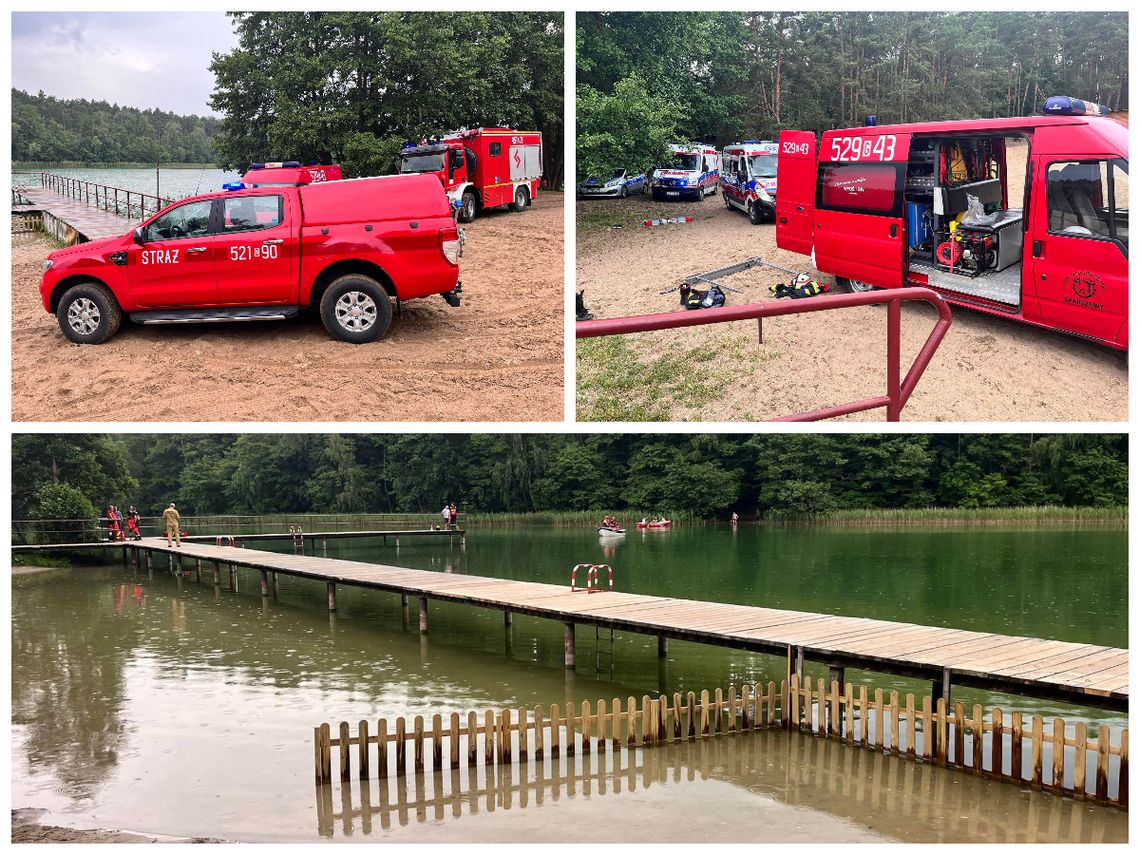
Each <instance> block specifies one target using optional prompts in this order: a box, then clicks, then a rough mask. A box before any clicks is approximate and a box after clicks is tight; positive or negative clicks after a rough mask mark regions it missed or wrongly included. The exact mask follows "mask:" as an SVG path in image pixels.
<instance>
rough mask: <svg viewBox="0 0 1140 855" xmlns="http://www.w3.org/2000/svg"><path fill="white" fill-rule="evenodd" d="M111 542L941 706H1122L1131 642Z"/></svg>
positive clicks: (331, 600)
mask: <svg viewBox="0 0 1140 855" xmlns="http://www.w3.org/2000/svg"><path fill="white" fill-rule="evenodd" d="M108 545H111V546H117V547H126V548H127V549H130V550H132V551H134V552H135V559H136V562H137V563H139V565H140V566H141V564H142V561H143V560H144V559H145V561H146V563H147V565H148V566H153V558H154V555H156V554H167V555H170V556H171V558H170V561H171V563H172V565H173V564H174V562H178V564H179V565H181V566H185V560H186V559H187V558H189V559H196V560H199V561H206V562H212V563H213V564H214V578H215V583H216V582H217V579H218V578H219V570H220V567H221V565H223V564H227V565H230V568H231V570H230V572H231V574H232V573H233V568H235V567H246V568H249V569H252V570H258V571H260V572H261V591H262V593H263V594H266V595H268V594H269V592H270V591H271V590H275V588H276V574H286V575H289V576H296V577H299V578H305V579H313V580H316V581H321V582H324V583H326V585H327V589H328V604H329V609H330V610H331V611H335V610H336V591H337V586H338V585H353V586H357V587H361V588H370V589H375V590H383V591H392V592H395V593H399V594H401V595H402V596H404V597H416V598H417V599H418V600H419V613H420V614H419V618H420V630H421V632H425V633H426V632H427V631H428V601H429V600H432V599H435V600H443V601H448V602H455V603H465V604H467V605H471V606H477V607H481V608H488V609H494V610H497V611H502V612H504V616H505V621H506V622H507V623H508V624H509V623H510V621H511V615H512V614H513V613H518V614H526V615H532V616H535V617H542V618H547V619H550V620H557V621H560V622H562V623H563V624H564V626H565V663H566V666H567V667H574V664H575V633H574V627H575V626H576V625H578V624H582V625H586V626H596V627H602V628H608V629H614V630H619V631H625V632H636V633H643V634H647V635H653V636H656V637H657V639H658V652H659V654H660V655H662V656H664V655H665V654H666V650H667V643H668V639H670V638H673V639H680V640H684V641H695V642H700V643H704V644H712V645H717V646H722V647H730V648H736V649H741V650H749V651H753V652H757V653H767V654H774V655H778V656H786V657H787V661H788V677H789V680H790V678H791V676H792V675H796V676H798V677H800V678H801V679H802V677H803V665H804V662H805V661H811V662H817V663H822V664H824V665H827V666H828V667H829V668H830V678H831V679H832V680H837V681H838V683H839V684H840V685H843V683H844V681H843V669H844V668H847V667H853V668H860V669H865V670H868V671H876V672H880V673H887V674H895V675H899V676H904V677H911V678H916V679H926V680H930V681H931V683H932V698H933V699H934V701H935V702H937V700H938V699H939V698H941V699H944V700H945V701H946V702H947V703H949V702H950V690H951V686H952V685H960V686H972V687H976V688H980V689H986V690H990V691H1000V692H1010V693H1013V694H1019V695H1027V696H1032V697H1040V698H1047V699H1051V700H1057V701H1063V702H1066V703H1074V704H1081V705H1085V706H1093V707H1100V708H1105V709H1111V710H1117V711H1120V712H1126V711H1127V709H1128V694H1129V693H1128V651H1127V650H1126V649H1121V648H1115V647H1107V646H1103V645H1096V644H1079V643H1074V642H1068V641H1055V640H1050V639H1044V638H1027V637H1019V636H1010V635H1001V634H997V633H988V632H976V631H971V630H961V629H948V628H942V627H932V626H921V625H917V624H909V623H900V622H895V621H885V620H875V619H871V618H860V617H844V616H841V615H825V614H814V613H810V612H799V611H789V610H784V609H770V608H763V607H759V606H745V605H735V604H731V603H713V602H702V601H698V600H686V599H679V598H673V597H659V596H649V595H644V594H631V593H623V592H618V591H609V592H598V593H587V592H585V591H583V590H578V591H576V592H571V590H570V586H569V585H550V584H543V583H538V582H516V581H512V580H507V579H496V578H491V577H483V576H466V575H455V574H449V573H439V572H435V571H429V570H414V569H411V568H407V567H395V566H389V565H380V564H370V563H364V562H360V561H348V560H345V559H338V558H323V557H317V556H307V555H290V554H283V553H274V552H265V551H261V550H254V549H246V548H243V547H236V546H216V545H213V544H203V543H189V542H186V543H184V544H183V545H182V547H181V548H178V547H175V548H170V547H168V546H167V545H166V541H165V539H162V538H155V537H151V538H144V539H143V540H141V541H133V542H127V543H119V544H108ZM200 566H201V565H199V568H200ZM567 575H569V568H567ZM271 577H273V578H272V580H271ZM232 578H233V576H232V575H231V579H232ZM271 581H272V583H273V584H272V585H271ZM567 581H569V580H567ZM618 586H619V587H620V576H619V578H618Z"/></svg>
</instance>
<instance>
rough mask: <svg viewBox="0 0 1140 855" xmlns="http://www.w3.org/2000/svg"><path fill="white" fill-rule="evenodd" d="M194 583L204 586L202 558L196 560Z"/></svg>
mask: <svg viewBox="0 0 1140 855" xmlns="http://www.w3.org/2000/svg"><path fill="white" fill-rule="evenodd" d="M194 581H195V582H197V583H198V584H202V559H201V558H195V559H194Z"/></svg>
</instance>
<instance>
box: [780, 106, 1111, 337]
mask: <svg viewBox="0 0 1140 855" xmlns="http://www.w3.org/2000/svg"><path fill="white" fill-rule="evenodd" d="M1047 105H1048V106H1047V109H1046V112H1047V113H1048V115H1040V116H1026V117H1020V118H1005V119H969V120H961V121H948V122H923V123H912V124H905V125H878V126H868V127H862V128H846V129H839V130H831V131H826V132H825V133H824V134H823V136H822V137H821V138H820V140H819V148H818V156H817V148H816V137H815V134H814V133H811V132H808V131H784V132H783V133H781V134H780V153H779V161H778V170H777V171H778V179H779V187H780V194H779V196H778V197H777V200H776V244H777V245H778V246H779V247H781V248H783V249H787V250H791V251H794V252H799V253H803V254H804V255H811V256H812V259H813V262H814V264H815V266H816V267H817V268H818V269H819V270H821V271H823V272H825V273H830V274H833V275H834V276H835V277H836V280H837V282H838V283H839V284H840V285H843V286H845V287H846V288H848V289H849V290H852V291H864V290H869V289H871V288H900V287H904V286H906V285H920V286H925V287H928V288H932V289H934V290H935V291H938V292H939V293H940V294H941V295H942V296H943V297H944V298H945V299H946V301H947V302H949V303H953V304H954V305H958V306H966V307H969V308H971V309H974V310H977V311H981V312H988V313H990V314H994V315H1000V316H1003V317H1007V318H1010V319H1013V320H1017V321H1020V322H1022V323H1026V324H1030V325H1033V326H1038V327H1043V328H1046V329H1052V330H1059V331H1062V332H1066V333H1070V334H1073V335H1078V336H1082V337H1085V338H1089V339H1092V340H1094V341H1097V342H1100V343H1102V344H1105V345H1108V346H1109V347H1113V348H1117V349H1120V350H1123V349H1126V348H1127V346H1128V129H1127V127H1126V126H1125V125H1123V124H1121V123H1120V122H1117V121H1116V120H1115V119H1113V118H1110V117H1107V116H1106V115H1104V114H1105V113H1107V110H1106V109H1105V108H1102V107H1099V106H1098V105H1091V106H1090V105H1087V104H1085V103H1084V102H1080V101H1077V100H1076V99H1070V98H1063V99H1055V98H1051V99H1049V102H1047Z"/></svg>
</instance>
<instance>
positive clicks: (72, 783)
mask: <svg viewBox="0 0 1140 855" xmlns="http://www.w3.org/2000/svg"><path fill="white" fill-rule="evenodd" d="M68 572H69V571H66V570H62V571H52V574H51V575H53V576H57V577H62V576H63V575H64V574H67V573H68ZM56 594H57V591H56V590H55V589H52V588H50V587H47V586H37V587H31V588H27V589H25V590H23V591H22V592H21V597H20V607H19V608H18V609H13V612H12V724H13V725H14V726H17V727H19V728H20V729H21V732H22V736H23V739H22V741H23V753H24V759H25V762H26V763H27V766H28V769H29V772H31V771H42V770H43V769H44V768H45V767H46V768H48V769H50V770H51V771H52V774H53V775H54V777H55V778H56V779H57V781H58V782H59V786H60V788H61V789H62V790H63V791H64V792H65V793H66V794H67V795H68V796H69V797H70V798H72V799H75V800H86V799H90V798H92V797H93V796H94V795H95V793H96V792H97V791H98V789H99V787H100V786H101V785H102V783H103V782H104V780H105V779H106V778H107V776H108V775H110V774H111V773H112V772H113V771H114V769H115V767H116V765H117V763H118V758H119V753H120V752H121V751H122V750H123V747H124V743H125V741H126V739H127V728H126V727H125V725H124V722H123V719H122V716H121V711H122V708H123V705H124V702H125V694H126V693H125V682H126V681H125V676H124V671H125V668H126V665H127V663H128V660H129V658H130V651H131V648H132V647H134V646H135V644H137V643H138V641H139V638H140V631H139V617H140V614H141V612H142V611H143V610H144V608H145V605H146V596H145V594H143V592H142V591H141V590H140V589H139V586H135V585H131V586H127V585H119V586H117V587H115V588H103V589H102V590H100V592H99V597H98V600H99V602H98V603H90V602H89V598H88V597H72V598H69V599H68V600H60V599H59V598H58V596H56ZM108 639H114V640H115V643H112V644H107V643H106V641H107V640H108Z"/></svg>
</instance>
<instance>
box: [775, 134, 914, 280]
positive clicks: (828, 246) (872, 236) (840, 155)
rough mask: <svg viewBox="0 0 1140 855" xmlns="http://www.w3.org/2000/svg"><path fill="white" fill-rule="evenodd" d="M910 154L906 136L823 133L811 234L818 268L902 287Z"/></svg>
mask: <svg viewBox="0 0 1140 855" xmlns="http://www.w3.org/2000/svg"><path fill="white" fill-rule="evenodd" d="M909 152H910V134H892V133H886V134H845V133H844V132H843V131H835V132H834V133H833V134H832V133H828V134H825V135H824V138H823V143H822V146H821V151H820V161H819V169H818V174H817V180H816V188H815V191H816V197H815V208H816V210H815V234H814V236H813V237H814V245H815V266H816V267H817V268H818V269H819V270H821V271H823V272H825V273H831V274H833V275H835V276H841V277H843V278H845V279H854V280H856V281H858V282H863V283H866V284H869V285H878V286H880V287H888V288H889V287H899V286H901V285H902V284H903V282H904V280H905V277H906V270H905V268H906V256H905V248H906V221H905V213H906V212H905V210H904V199H903V188H904V186H905V184H906V165H907V156H908V154H909ZM783 156H784V153H783V151H782V150H781V152H780V157H781V159H782V158H783ZM779 189H780V193H783V189H784V188H783V187H782V186H780V188H779ZM777 198H778V197H777Z"/></svg>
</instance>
